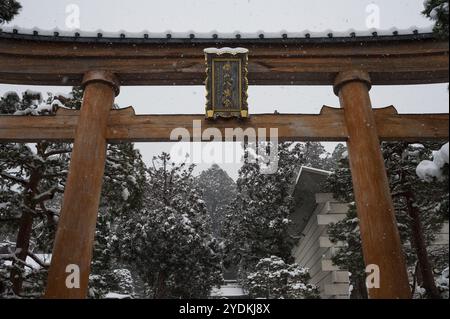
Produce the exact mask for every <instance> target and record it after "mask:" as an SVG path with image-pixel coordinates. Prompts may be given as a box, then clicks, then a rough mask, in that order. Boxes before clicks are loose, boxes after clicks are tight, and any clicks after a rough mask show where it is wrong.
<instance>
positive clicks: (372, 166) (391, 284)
mask: <svg viewBox="0 0 450 319" xmlns="http://www.w3.org/2000/svg"><path fill="white" fill-rule="evenodd" d="M370 87H371V81H370V77H369V75H368V74H367V73H366V72H363V71H346V72H342V73H340V74H339V75H338V76H337V78H336V81H335V86H334V92H335V93H336V94H337V95H338V96H339V99H340V103H341V106H342V107H343V108H344V116H345V122H346V126H347V130H348V135H349V137H348V142H347V145H348V153H349V161H350V168H351V172H352V180H353V189H354V194H355V199H356V207H357V210H358V217H359V225H360V231H361V240H362V246H363V254H364V261H365V264H366V266H367V265H377V266H378V267H379V270H380V273H379V274H380V286H379V288H371V289H369V298H377V299H378V298H389V299H391V298H405V299H406V298H410V297H411V290H410V287H409V282H408V276H407V270H406V263H405V257H404V253H403V251H402V245H401V242H400V236H399V233H398V229H397V223H396V219H395V213H394V207H393V204H392V198H391V194H390V190H389V183H388V178H387V174H386V169H385V166H384V160H383V156H382V153H381V148H380V141H379V138H378V133H377V128H376V125H375V120H374V116H373V112H372V105H371V102H370V97H369V90H370Z"/></svg>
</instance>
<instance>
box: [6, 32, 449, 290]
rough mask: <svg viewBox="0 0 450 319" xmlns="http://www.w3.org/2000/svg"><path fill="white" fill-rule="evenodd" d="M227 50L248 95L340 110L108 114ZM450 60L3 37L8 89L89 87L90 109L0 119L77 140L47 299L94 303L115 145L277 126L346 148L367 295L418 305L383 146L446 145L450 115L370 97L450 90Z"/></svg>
mask: <svg viewBox="0 0 450 319" xmlns="http://www.w3.org/2000/svg"><path fill="white" fill-rule="evenodd" d="M220 46H241V47H246V48H248V49H249V50H250V53H249V84H250V85H330V86H333V88H334V92H335V93H336V95H338V96H339V99H340V104H341V107H342V108H341V109H335V108H329V107H324V108H323V109H322V112H321V114H320V115H302V114H284V115H277V114H263V115H252V116H251V117H250V118H249V119H247V120H246V121H240V122H238V121H230V120H227V121H224V120H218V121H214V122H211V121H206V120H205V118H204V115H138V116H136V115H134V112H133V110H132V109H131V108H129V109H125V110H111V107H112V105H113V101H114V97H115V96H116V95H118V94H119V88H120V85H201V84H203V81H204V79H205V75H204V71H205V69H204V55H203V49H204V48H206V47H220ZM448 54H449V45H448V42H447V41H440V40H437V39H435V38H434V37H433V35H431V34H418V33H417V32H415V33H414V34H411V35H398V34H394V35H391V36H380V35H377V34H376V33H374V35H373V36H372V37H357V36H355V34H351V35H349V36H348V37H345V38H334V37H332V36H331V35H329V37H328V38H312V37H308V36H307V37H306V38H289V37H287V35H283V36H282V37H280V38H278V39H272V38H264V37H263V36H260V37H259V38H255V39H243V38H241V37H240V36H239V37H238V36H236V38H228V39H220V38H218V37H217V35H214V36H213V37H212V38H210V39H197V38H195V36H190V37H189V38H186V39H175V38H171V37H169V36H168V37H167V38H163V39H161V38H160V39H154V38H149V37H148V35H144V37H143V38H141V39H137V38H133V39H128V38H126V37H125V35H121V37H120V38H105V37H102V35H101V34H99V35H98V37H97V38H83V37H80V35H79V34H75V35H74V37H65V36H60V35H59V34H58V33H55V34H54V36H41V35H39V34H38V33H37V32H35V33H34V34H33V35H25V34H20V33H19V32H18V31H17V30H14V32H12V33H6V32H3V33H2V32H0V83H9V84H25V85H55V86H56V85H80V84H81V85H83V86H84V88H85V92H84V98H83V107H82V108H81V111H67V110H60V111H58V113H57V115H56V116H49V117H45V116H41V117H14V116H0V141H1V142H37V141H41V140H47V141H74V147H73V152H72V159H71V163H70V172H69V176H68V179H67V183H66V188H65V193H64V199H63V207H62V211H61V217H60V221H59V226H58V231H57V234H56V239H55V246H54V249H53V258H52V262H51V266H50V270H49V277H48V286H47V290H46V297H47V298H85V297H86V294H87V287H88V277H89V272H90V264H91V257H92V247H93V242H94V233H95V225H96V219H97V213H98V205H99V198H100V193H101V187H102V179H103V172H104V166H105V155H106V145H107V143H108V142H118V141H129V142H133V141H147V142H150V141H152V142H153V141H155V142H156V141H157V142H161V141H169V136H170V132H171V131H172V129H174V128H177V127H186V129H188V130H189V131H191V133H192V128H191V125H192V121H193V120H201V121H202V125H203V127H204V128H209V127H215V128H218V129H219V130H221V131H223V130H224V129H225V127H233V126H234V127H243V128H246V127H254V128H258V127H259V128H261V127H263V128H264V127H266V128H278V130H279V138H280V139H281V140H289V141H306V140H317V141H345V142H347V144H348V150H349V159H350V166H351V170H352V178H353V184H354V185H353V186H354V192H355V198H356V204H357V209H358V216H359V218H360V229H361V237H362V243H363V252H364V259H365V263H366V264H367V265H369V264H376V265H378V266H379V268H380V276H381V277H380V279H381V280H380V288H373V289H369V295H370V297H371V298H410V288H409V284H408V278H407V272H406V265H405V261H404V256H403V253H402V248H401V243H400V239H399V234H398V230H397V227H396V222H395V217H394V208H393V204H392V199H391V194H390V191H389V185H388V180H387V176H386V172H385V167H384V162H383V158H382V154H381V149H380V140H407V141H418V140H433V139H448V129H449V115H448V114H423V115H411V114H405V115H399V114H397V112H396V110H395V108H394V107H392V106H391V107H388V108H385V109H377V110H372V105H371V102H370V96H369V90H370V88H371V86H372V85H400V84H424V83H444V82H448V79H449V75H448V70H449V60H448ZM430 103H432V101H431V100H430ZM222 135H223V136H224V134H222ZM191 136H192V135H191ZM69 264H76V265H78V266H79V268H80V271H81V276H80V277H81V282H80V288H79V289H77V288H72V289H69V288H68V287H66V284H65V281H66V280H65V279H66V276H67V273H66V267H67V265H69Z"/></svg>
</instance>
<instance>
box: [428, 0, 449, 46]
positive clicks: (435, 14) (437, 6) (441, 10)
mask: <svg viewBox="0 0 450 319" xmlns="http://www.w3.org/2000/svg"><path fill="white" fill-rule="evenodd" d="M448 2H449V1H448V0H425V2H424V6H425V10H424V11H423V12H422V13H423V14H424V15H425V16H427V17H428V18H430V19H432V20H433V21H435V26H434V32H435V33H436V35H437V36H438V37H440V38H443V39H448V36H449V34H448V32H449V31H448V27H449V24H448V16H449V15H448Z"/></svg>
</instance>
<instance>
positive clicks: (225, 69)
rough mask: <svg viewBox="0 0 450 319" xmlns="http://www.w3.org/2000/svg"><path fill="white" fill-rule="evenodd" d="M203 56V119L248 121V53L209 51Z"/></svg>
mask: <svg viewBox="0 0 450 319" xmlns="http://www.w3.org/2000/svg"><path fill="white" fill-rule="evenodd" d="M204 52H205V58H206V81H205V84H206V117H207V118H216V117H243V118H245V117H248V105H247V89H248V80H247V73H248V71H247V64H248V50H247V49H244V48H221V49H216V48H208V49H205V50H204Z"/></svg>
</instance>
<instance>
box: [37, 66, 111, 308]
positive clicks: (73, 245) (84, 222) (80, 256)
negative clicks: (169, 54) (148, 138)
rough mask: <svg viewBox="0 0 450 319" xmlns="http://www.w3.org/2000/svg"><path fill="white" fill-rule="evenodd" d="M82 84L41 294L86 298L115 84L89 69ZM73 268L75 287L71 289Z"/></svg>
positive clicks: (108, 77) (72, 285)
mask: <svg viewBox="0 0 450 319" xmlns="http://www.w3.org/2000/svg"><path fill="white" fill-rule="evenodd" d="M83 86H84V89H85V90H84V96H83V105H82V107H81V112H80V117H79V121H78V124H77V129H76V133H75V142H74V145H73V151H72V156H71V161H70V170H69V176H68V178H67V182H66V187H65V192H64V198H63V205H62V210H61V216H60V219H59V223H58V230H57V232H56V239H55V244H54V247H53V256H52V261H51V265H50V270H49V274H48V283H47V290H46V294H45V297H46V298H75V299H80V298H86V296H87V289H88V280H89V273H90V265H91V259H92V249H93V243H94V234H95V227H96V221H97V213H98V206H99V201H100V193H101V188H102V181H103V173H104V169H105V159H106V146H107V143H106V138H105V136H106V128H107V122H108V116H109V112H110V110H111V108H112V106H113V102H114V97H115V95H117V94H118V93H119V82H118V80H117V78H116V77H115V76H114V74H111V73H108V72H104V71H92V72H88V73H86V74H85V76H84V79H83ZM77 269H79V288H77V287H76V286H77ZM68 276H70V277H69V278H68ZM67 282H69V287H68V285H67V284H66V283H67ZM74 286H75V287H74Z"/></svg>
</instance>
